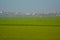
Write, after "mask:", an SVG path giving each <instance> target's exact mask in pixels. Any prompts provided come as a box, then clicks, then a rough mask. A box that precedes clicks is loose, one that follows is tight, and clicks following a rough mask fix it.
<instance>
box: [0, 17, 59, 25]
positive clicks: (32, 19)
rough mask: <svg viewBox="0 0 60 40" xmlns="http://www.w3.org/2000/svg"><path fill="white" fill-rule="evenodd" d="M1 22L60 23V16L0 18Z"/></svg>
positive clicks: (28, 23)
mask: <svg viewBox="0 0 60 40" xmlns="http://www.w3.org/2000/svg"><path fill="white" fill-rule="evenodd" d="M0 24H24V25H25V24H27V25H60V17H41V18H40V17H30V18H29V17H22V18H0Z"/></svg>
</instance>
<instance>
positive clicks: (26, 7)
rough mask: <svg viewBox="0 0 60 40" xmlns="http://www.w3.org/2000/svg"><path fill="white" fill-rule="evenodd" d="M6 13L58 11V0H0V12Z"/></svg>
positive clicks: (59, 8) (59, 2)
mask: <svg viewBox="0 0 60 40" xmlns="http://www.w3.org/2000/svg"><path fill="white" fill-rule="evenodd" d="M1 9H4V10H6V11H21V12H32V11H41V12H44V11H49V12H54V11H60V0H0V10H1Z"/></svg>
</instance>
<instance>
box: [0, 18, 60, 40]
mask: <svg viewBox="0 0 60 40" xmlns="http://www.w3.org/2000/svg"><path fill="white" fill-rule="evenodd" d="M22 24H23V25H22ZM27 25H28V26H27ZM38 25H39V26H38ZM0 40H60V17H41V18H40V17H30V18H29V17H22V18H0Z"/></svg>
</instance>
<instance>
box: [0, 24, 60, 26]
mask: <svg viewBox="0 0 60 40" xmlns="http://www.w3.org/2000/svg"><path fill="white" fill-rule="evenodd" d="M0 26H60V25H33V24H0Z"/></svg>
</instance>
